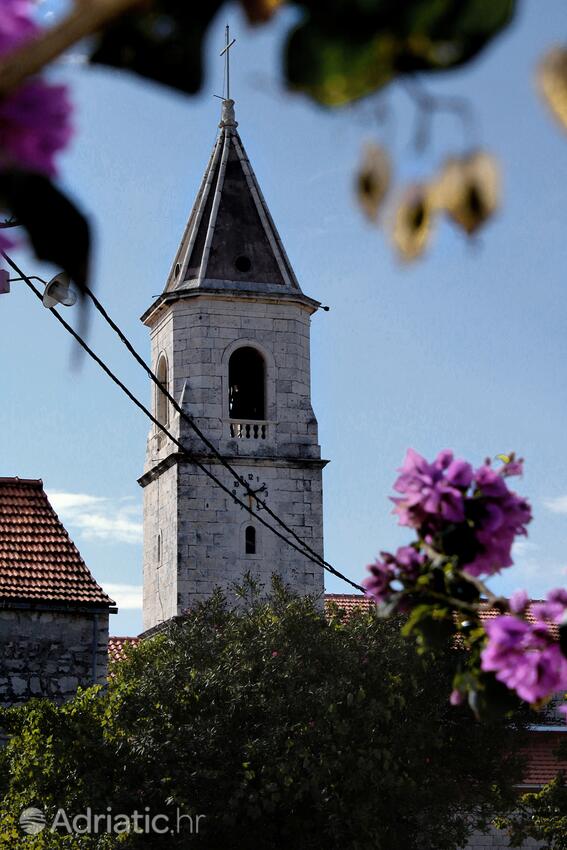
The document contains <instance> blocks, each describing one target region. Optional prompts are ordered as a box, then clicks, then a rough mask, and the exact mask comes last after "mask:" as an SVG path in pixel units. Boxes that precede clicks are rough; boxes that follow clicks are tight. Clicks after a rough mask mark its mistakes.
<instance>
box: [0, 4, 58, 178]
mask: <svg viewBox="0 0 567 850" xmlns="http://www.w3.org/2000/svg"><path fill="white" fill-rule="evenodd" d="M32 12H33V4H32V3H31V2H30V0H2V3H1V5H0V55H4V54H6V53H9V52H10V51H11V50H14V48H16V47H19V46H20V45H21V44H23V43H24V42H26V41H27V40H29V39H31V38H33V37H34V35H36V34H37V32H38V27H37V25H36V24H35V23H34V21H33V17H32ZM70 115H71V104H70V102H69V97H68V94H67V89H66V87H65V86H60V85H53V84H51V83H47V82H45V81H44V80H42V79H39V78H35V79H30V80H28V81H27V82H26V83H24V84H23V85H22V86H21V87H20V88H19V89H17V90H16V91H15V92H13V93H12V94H10V95H9V96H8V97H6V98H5V99H4V100H2V101H1V102H0V167H3V168H6V167H11V166H17V167H19V168H24V169H28V170H32V171H40V172H42V173H45V174H48V175H50V176H53V175H54V174H55V171H56V169H55V157H56V155H57V154H58V153H59V152H60V151H61V150H63V149H64V148H65V147H66V146H67V144H68V143H69V141H70V139H71V136H72V127H71V122H70Z"/></svg>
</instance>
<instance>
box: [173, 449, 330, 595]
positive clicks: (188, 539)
mask: <svg viewBox="0 0 567 850" xmlns="http://www.w3.org/2000/svg"><path fill="white" fill-rule="evenodd" d="M235 466H236V468H237V469H238V470H239V472H240V474H241V475H242V476H243V477H244V478H245V479H246V480H248V481H249V482H250V485H251V486H252V487H254V488H258V487H260V486H261V485H262V484H264V483H265V484H266V487H267V492H268V497H267V500H266V501H267V503H268V504H269V506H270V507H271V508H272V510H273V511H274V512H275V513H276V514H277V515H278V516H279V517H281V518H282V519H283V520H284V521H285V522H286V523H287V524H288V525H289V527H290V528H292V529H293V530H294V531H295V533H296V534H297V535H298V536H299V537H300V538H301V539H302V540H305V542H306V543H308V544H309V545H310V546H311V547H312V548H313V549H314V550H315V551H316V552H318V553H321V554H322V553H323V521H322V516H323V512H322V481H321V468H320V466H319V465H317V466H311V465H301V463H300V462H295V463H294V462H292V461H289V462H287V463H286V462H284V461H279V462H278V461H271V460H263V459H258V460H256V462H254V463H253V462H250V461H248V462H245V461H244V460H240V459H239V460H238V462H237V463H235ZM211 468H212V469H213V471H214V472H215V474H216V475H218V476H219V478H220V479H221V480H222V481H223V482H225V483H226V484H227V485H228V486H232V484H233V480H232V478H231V476H230V475H229V474H228V472H227V471H226V470H225V469H223V468H222V467H221V466H220V465H218V464H217V465H214V466H212V467H211ZM235 489H236V492H237V493H238V495H239V497H241V498H242V499H243V501H247V499H248V497H246V496H243V495H242V489H243V488H242V487H240V488H238V489H237V488H235ZM239 491H240V492H239ZM262 497H264V494H262ZM256 514H257V515H258V512H256ZM260 515H261V516H262V517H265V518H266V519H267V520H268V521H269V522H270V523H271V524H274V521H273V520H271V519H270V517H269V516H268V515H267V514H266V512H265V511H264V512H263V513H262V512H260ZM178 525H179V536H178V539H179V561H178V569H179V588H178V594H179V595H178V604H179V609H180V611H182V610H185V609H187V608H188V607H190V606H191V605H192V604H194V603H195V602H197V601H203V600H204V599H206V598H207V597H208V596H210V595H211V593H212V591H213V589H214V588H215V587H221V588H223V589H225V590H229V589H230V585H231V584H232V583H234V582H236V583H240V582H241V581H242V578H243V576H244V574H245V573H247V572H250V573H251V575H252V576H253V577H254V578H256V579H258V580H259V581H260V582H261V583H262V584H263V585H264V586H265V587H266V589H268V588H269V586H270V582H271V577H272V574H273V573H276V574H278V575H280V576H281V578H282V579H283V580H284V581H285V582H286V584H288V585H290V586H291V587H292V589H293V590H294V591H295V592H296V593H299V594H308V593H309V594H316V595H320V596H322V594H323V571H322V569H321V568H320V567H318V566H317V565H316V564H313V563H312V562H311V561H309V560H308V559H307V558H305V557H304V556H303V555H302V554H300V553H299V552H296V551H295V550H294V549H292V548H291V547H290V546H286V545H285V544H284V543H283V541H281V540H280V539H279V538H278V537H276V536H275V535H274V534H272V533H271V532H270V531H269V530H268V529H267V528H265V527H264V526H262V524H261V523H260V522H258V520H257V519H256V518H255V517H252V516H251V515H250V514H249V513H248V512H247V511H245V510H244V509H243V508H242V507H240V506H239V505H237V504H235V503H234V502H233V500H232V499H231V498H230V497H229V496H228V495H226V494H225V493H224V492H223V491H222V490H220V489H219V488H217V487H213V486H211V484H210V483H209V482H208V480H207V479H206V477H205V475H204V473H202V472H201V471H200V470H198V469H196V468H195V467H194V466H192V465H191V464H185V463H184V464H182V465H180V470H179V501H178ZM250 525H252V526H253V527H254V528H255V530H256V544H257V545H256V554H254V555H247V554H246V552H245V529H246V527H247V526H250Z"/></svg>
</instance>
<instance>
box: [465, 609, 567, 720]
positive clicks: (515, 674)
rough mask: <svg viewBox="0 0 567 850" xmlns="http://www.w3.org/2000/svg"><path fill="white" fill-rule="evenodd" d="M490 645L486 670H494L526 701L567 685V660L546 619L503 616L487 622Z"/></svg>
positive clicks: (484, 663)
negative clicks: (529, 619) (533, 619)
mask: <svg viewBox="0 0 567 850" xmlns="http://www.w3.org/2000/svg"><path fill="white" fill-rule="evenodd" d="M484 628H485V630H486V633H487V635H488V644H487V646H486V647H485V649H484V650H483V651H482V661H481V666H482V669H483V670H486V671H492V672H494V673H495V674H496V678H497V679H498V680H499V681H500V682H503V683H504V684H505V685H506V686H507V687H508V688H510V689H511V690H514V691H516V693H517V694H518V696H519V697H520V698H521V699H523V700H526V702H531V703H533V702H537V701H538V700H541V699H545V698H546V697H549V696H551V694H553V693H555V692H556V691H559V690H562V689H563V688H566V687H567V659H565V658H564V657H563V655H562V653H561V650H560V648H559V644H558V643H557V642H556V641H555V640H554V639H553V635H552V634H551V632H550V630H549V628H548V626H547V625H546V624H544V623H542V622H536V623H535V624H532V623H527V622H526V621H525V620H520V619H518V618H517V617H510V616H501V617H496V618H495V619H494V620H488V621H487V622H485V624H484Z"/></svg>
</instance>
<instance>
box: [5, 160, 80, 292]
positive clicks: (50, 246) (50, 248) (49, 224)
mask: <svg viewBox="0 0 567 850" xmlns="http://www.w3.org/2000/svg"><path fill="white" fill-rule="evenodd" d="M0 197H1V199H2V202H3V205H5V206H6V207H7V208H8V209H9V210H10V211H11V212H12V213H13V215H14V216H15V217H16V218H17V219H18V221H19V222H20V224H21V225H22V226H23V227H24V228H25V229H26V231H27V233H28V236H29V239H30V242H31V244H32V246H33V249H34V251H35V254H36V256H37V258H38V259H39V260H44V261H46V262H49V263H53V265H55V266H58V267H59V268H60V269H62V270H64V271H66V272H67V273H68V274H69V275H70V277H71V279H72V280H73V282H74V283H75V284H76V285H77V287H78V289H79V290H80V291H82V290H84V288H85V286H86V285H87V284H88V274H89V259H90V230H89V225H88V222H87V220H86V219H85V217H84V216H83V215H82V213H80V212H79V210H78V209H77V207H76V206H75V205H74V204H73V202H72V201H70V200H69V198H67V197H66V196H65V195H64V194H63V193H62V192H61V191H60V190H59V189H58V188H57V187H56V186H54V185H53V183H52V182H51V180H50V179H49V178H48V177H45V176H44V175H43V174H34V173H30V172H24V171H15V170H14V171H2V172H0Z"/></svg>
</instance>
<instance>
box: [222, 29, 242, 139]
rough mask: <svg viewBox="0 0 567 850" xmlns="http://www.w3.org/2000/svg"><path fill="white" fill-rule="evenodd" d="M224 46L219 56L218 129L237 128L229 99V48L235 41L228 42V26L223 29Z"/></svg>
mask: <svg viewBox="0 0 567 850" xmlns="http://www.w3.org/2000/svg"><path fill="white" fill-rule="evenodd" d="M225 34H226V44H225V46H224V48H223V49H222V50H221V54H220V55H221V56H224V91H223V93H222V94H223V102H222V115H221V122H220V124H219V126H220V127H238V124H237V122H236V119H235V117H234V101H233V100H232V98H231V97H230V48H231V47H232V46H233V45H234V44H235V43H236V39H235V38H233V39H232V41H231V40H230V28H229V26H228V24H227V25H226V29H225Z"/></svg>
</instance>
